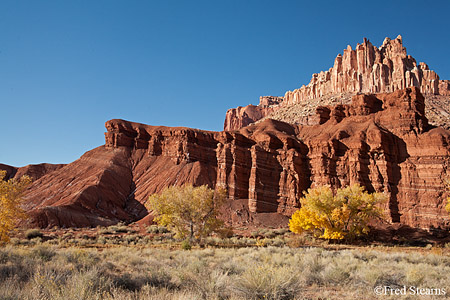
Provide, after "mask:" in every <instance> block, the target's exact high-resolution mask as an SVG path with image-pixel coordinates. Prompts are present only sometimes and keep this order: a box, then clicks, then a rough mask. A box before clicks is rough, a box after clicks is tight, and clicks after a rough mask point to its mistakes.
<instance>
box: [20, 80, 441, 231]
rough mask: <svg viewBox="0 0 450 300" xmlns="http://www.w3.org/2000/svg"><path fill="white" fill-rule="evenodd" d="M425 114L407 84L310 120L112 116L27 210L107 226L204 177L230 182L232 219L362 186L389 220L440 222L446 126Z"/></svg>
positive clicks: (54, 221)
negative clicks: (381, 202) (210, 123)
mask: <svg viewBox="0 0 450 300" xmlns="http://www.w3.org/2000/svg"><path fill="white" fill-rule="evenodd" d="M424 109H425V105H424V97H423V96H422V94H421V93H420V91H419V89H418V88H408V89H404V90H399V91H396V92H394V93H390V94H376V95H357V96H354V97H353V99H352V103H351V104H347V105H344V104H343V105H337V106H322V107H319V108H318V109H317V113H318V118H317V119H318V120H319V122H318V123H319V124H317V125H313V126H296V125H291V124H288V123H284V122H280V121H275V120H270V119H269V120H265V121H263V122H260V123H258V124H253V125H250V126H247V127H244V128H242V129H240V130H236V131H223V132H209V131H201V130H195V129H189V128H169V127H161V126H159V127H157V126H148V125H143V124H138V123H132V122H127V121H123V120H111V121H108V122H107V123H106V128H107V132H106V133H105V146H102V147H99V148H97V149H94V150H92V151H90V152H88V153H86V154H85V155H83V156H82V157H81V158H80V159H79V160H77V161H75V162H73V163H72V164H69V165H67V166H65V167H63V168H61V169H59V170H56V171H54V172H51V173H50V174H47V175H46V176H43V177H42V178H40V179H39V180H37V181H35V182H34V183H33V185H32V187H31V188H30V189H29V191H28V193H27V195H26V199H27V203H28V204H27V205H28V209H29V210H30V213H31V215H32V216H33V220H34V221H33V222H34V224H35V225H39V226H43V227H45V226H54V225H57V226H95V225H99V224H100V225H105V224H110V223H114V222H117V221H118V220H128V221H132V220H137V219H139V218H142V217H143V216H145V215H146V214H147V212H146V210H145V208H144V206H143V204H145V202H146V201H147V199H148V196H149V195H150V194H152V193H155V192H159V191H161V190H162V189H163V188H164V187H167V186H170V185H182V184H185V183H192V184H194V185H201V184H207V185H209V186H211V187H215V188H218V187H225V188H226V189H227V192H228V197H229V203H228V206H227V209H226V210H224V212H223V215H222V216H223V218H224V219H226V221H227V222H229V223H230V224H234V225H237V224H245V223H252V222H255V220H257V219H258V218H259V219H261V218H270V219H272V220H281V219H279V218H278V217H277V216H289V215H290V214H291V213H292V212H293V211H295V210H296V209H297V208H298V207H299V199H300V197H301V196H302V192H303V191H305V190H306V189H308V188H309V187H314V186H317V185H322V184H330V185H331V186H332V187H334V188H337V187H340V186H345V185H348V184H352V183H360V184H361V185H363V186H365V187H366V189H367V190H369V191H383V192H386V193H388V194H389V203H388V204H387V205H386V208H385V209H386V213H387V215H388V218H389V220H391V221H392V222H395V223H399V224H405V225H409V226H412V227H415V228H430V227H433V226H434V227H445V226H448V225H449V218H448V213H447V212H446V211H445V209H444V206H445V199H446V197H445V196H446V195H444V187H443V183H442V180H443V178H444V177H445V176H447V166H448V160H449V150H450V146H449V142H450V132H449V131H446V130H444V129H442V128H432V127H430V126H429V125H428V120H427V118H426V117H425V113H424V112H425V110H424ZM260 216H262V217H260ZM277 222H278V221H277Z"/></svg>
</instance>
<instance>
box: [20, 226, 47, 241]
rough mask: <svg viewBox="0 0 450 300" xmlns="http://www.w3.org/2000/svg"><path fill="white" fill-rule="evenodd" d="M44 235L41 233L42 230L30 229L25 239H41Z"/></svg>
mask: <svg viewBox="0 0 450 300" xmlns="http://www.w3.org/2000/svg"><path fill="white" fill-rule="evenodd" d="M43 236H44V234H43V233H42V232H41V230H40V229H37V228H36V229H29V230H27V231H26V232H25V237H26V238H27V239H29V240H31V239H34V238H37V237H40V238H42V237H43Z"/></svg>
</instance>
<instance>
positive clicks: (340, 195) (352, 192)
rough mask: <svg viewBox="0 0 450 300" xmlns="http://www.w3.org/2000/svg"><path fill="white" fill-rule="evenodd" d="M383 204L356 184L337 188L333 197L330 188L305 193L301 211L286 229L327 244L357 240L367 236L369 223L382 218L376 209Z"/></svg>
mask: <svg viewBox="0 0 450 300" xmlns="http://www.w3.org/2000/svg"><path fill="white" fill-rule="evenodd" d="M386 200H387V196H386V195H385V194H382V193H372V194H369V193H367V192H365V191H364V188H362V187H361V186H359V185H357V184H354V185H351V186H349V187H346V188H340V189H338V190H337V191H336V194H333V191H332V190H331V188H330V187H329V186H322V187H318V188H314V189H308V191H307V192H306V193H305V196H304V197H303V198H301V199H300V202H301V205H302V206H301V208H300V209H299V210H298V211H296V212H295V213H294V214H293V215H292V217H291V219H290V221H289V229H290V230H291V231H292V232H295V233H302V232H305V231H306V232H312V233H313V234H314V235H315V236H316V237H319V238H323V239H329V240H341V239H344V238H347V239H353V238H357V237H360V236H361V235H364V234H367V233H368V232H369V226H368V223H369V221H371V220H374V219H382V218H383V210H382V209H381V208H380V207H379V205H380V204H381V203H384V202H385V201H386Z"/></svg>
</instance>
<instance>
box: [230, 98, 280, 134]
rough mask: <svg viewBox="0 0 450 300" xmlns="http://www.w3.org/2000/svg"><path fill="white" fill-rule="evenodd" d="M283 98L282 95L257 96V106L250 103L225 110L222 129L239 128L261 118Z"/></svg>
mask: <svg viewBox="0 0 450 300" xmlns="http://www.w3.org/2000/svg"><path fill="white" fill-rule="evenodd" d="M283 99H284V98H283V97H274V96H263V97H259V104H258V105H257V106H255V105H251V104H250V105H247V106H244V107H241V106H239V107H237V108H231V109H229V110H227V113H226V116H225V123H224V125H223V128H224V129H223V130H234V129H239V128H242V127H245V126H247V125H250V124H251V123H254V122H255V121H258V120H261V119H262V118H264V117H266V116H268V115H270V114H271V113H272V112H274V111H275V110H277V108H278V106H279V104H280V103H281V102H283Z"/></svg>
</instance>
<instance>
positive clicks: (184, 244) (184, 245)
mask: <svg viewBox="0 0 450 300" xmlns="http://www.w3.org/2000/svg"><path fill="white" fill-rule="evenodd" d="M191 248H192V246H191V243H190V242H189V240H184V241H182V242H181V249H183V250H191Z"/></svg>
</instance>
